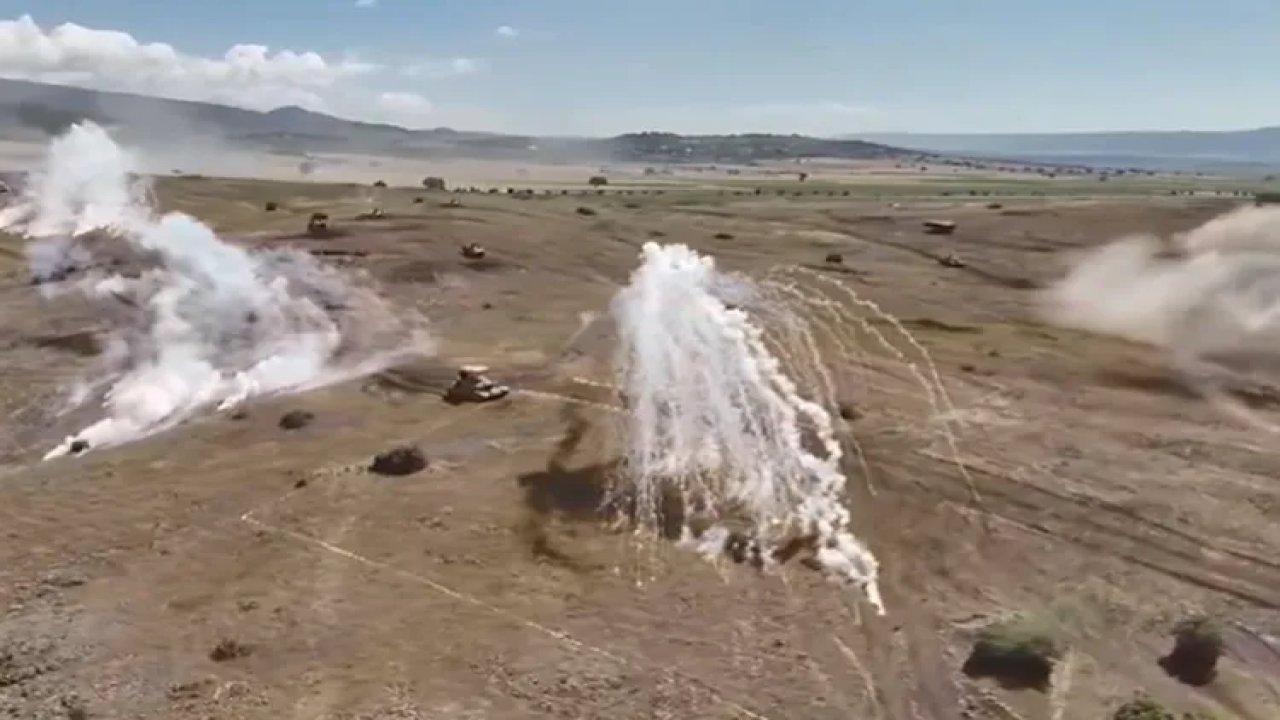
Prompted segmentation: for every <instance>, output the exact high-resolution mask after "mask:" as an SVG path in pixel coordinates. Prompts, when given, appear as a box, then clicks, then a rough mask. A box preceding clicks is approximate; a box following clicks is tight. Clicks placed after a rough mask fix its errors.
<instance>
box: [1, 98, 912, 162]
mask: <svg viewBox="0 0 1280 720" xmlns="http://www.w3.org/2000/svg"><path fill="white" fill-rule="evenodd" d="M82 119H90V120H94V121H95V122H97V123H99V124H101V125H104V126H108V127H112V128H113V129H115V131H116V133H117V134H118V135H119V136H120V137H122V138H123V139H125V140H126V141H143V142H146V141H151V142H156V141H166V140H169V141H179V140H183V139H184V138H188V137H197V136H203V137H212V138H217V139H218V140H219V141H223V142H227V143H230V144H232V145H234V146H237V147H243V148H245V149H251V150H266V151H274V152H285V153H299V154H301V153H333V152H345V153H361V154H369V155H385V156H393V157H424V158H427V157H432V158H442V157H466V158H484V159H511V160H522V161H539V160H540V161H546V162H575V161H576V162H582V161H589V162H608V161H624V160H625V161H632V162H651V163H655V164H658V163H714V162H739V163H750V162H755V161H762V160H779V159H791V158H800V157H837V158H848V159H866V158H886V157H888V158H892V157H899V156H907V155H916V154H917V153H910V152H908V151H904V150H901V149H898V148H893V147H888V146H884V145H880V144H877V143H871V142H866V141H863V140H854V139H839V140H832V139H821V138H812V137H804V136H800V135H714V136H684V135H676V134H672V133H653V132H645V133H631V134H625V135H619V136H616V137H612V138H573V137H537V136H532V135H502V134H495V133H483V132H468V131H461V130H453V129H450V128H436V129H431V130H409V129H406V128H402V127H397V126H395V125H386V124H378V123H369V122H358V121H354V120H346V119H343V118H338V117H333V116H330V115H325V114H323V113H318V112H314V111H311V110H306V109H303V108H299V107H283V108H278V109H275V110H271V111H269V112H258V111H254V110H246V109H243V108H234V107H228V106H225V105H216V104H212V103H201V102H188V101H182V100H170V99H165V98H157V97H147V96H140V95H129V94H124V93H112V92H101V91H96V90H88V89H84V88H78V87H68V86H61V85H48V84H42V83H33V82H27V81H20V80H0V139H11V140H43V139H45V138H47V137H48V136H50V135H54V134H57V133H58V132H61V131H62V130H63V129H65V128H66V127H67V126H68V125H70V124H71V123H74V122H77V121H79V120H82Z"/></svg>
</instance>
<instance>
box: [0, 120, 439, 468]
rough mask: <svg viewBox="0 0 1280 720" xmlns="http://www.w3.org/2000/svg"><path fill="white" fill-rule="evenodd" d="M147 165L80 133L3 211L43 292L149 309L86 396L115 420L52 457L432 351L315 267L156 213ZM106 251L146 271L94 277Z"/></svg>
mask: <svg viewBox="0 0 1280 720" xmlns="http://www.w3.org/2000/svg"><path fill="white" fill-rule="evenodd" d="M136 167H138V164H137V161H136V159H135V158H134V157H133V156H132V155H131V154H130V153H129V152H128V151H126V150H124V149H123V148H121V147H119V146H118V145H117V144H116V143H115V142H113V141H112V139H111V137H110V136H109V135H108V134H107V133H106V132H105V131H104V130H103V129H102V128H100V127H98V126H96V125H94V124H91V123H83V124H79V125H75V126H73V127H72V128H71V129H70V130H69V131H68V132H67V133H66V134H65V135H63V136H61V137H59V138H57V139H55V140H54V141H53V142H52V143H51V145H50V147H49V150H48V155H47V158H46V161H45V164H44V167H43V168H41V169H40V170H39V171H37V172H35V173H33V174H32V175H31V176H30V177H29V178H28V179H27V183H26V185H25V187H24V189H23V191H22V193H21V195H20V197H19V198H18V199H17V201H16V202H15V203H14V204H12V205H11V206H9V207H7V208H5V209H4V210H3V211H0V228H3V229H5V230H7V231H9V232H13V233H16V234H21V235H23V236H25V237H27V238H28V239H29V240H30V242H29V244H28V248H27V256H28V259H29V261H30V265H31V271H32V274H33V276H34V277H35V278H36V279H37V280H49V279H52V280H55V281H59V282H56V283H55V285H56V286H57V287H58V288H60V289H61V290H62V291H71V290H74V291H79V292H82V293H84V294H86V295H88V296H89V297H91V298H94V299H96V300H99V301H101V302H102V303H104V304H111V305H115V306H117V307H118V306H119V305H121V304H124V305H126V306H128V307H130V308H133V309H135V310H136V311H135V312H133V313H132V314H131V315H130V317H131V318H133V320H132V321H131V323H129V324H126V326H123V327H118V328H115V329H114V330H113V331H112V334H111V337H110V339H109V342H108V343H107V348H108V349H107V351H106V352H105V353H104V354H103V356H102V357H101V358H100V362H101V367H100V368H99V371H98V374H97V375H96V376H95V377H93V378H91V379H89V380H88V381H86V382H85V383H84V384H83V385H82V386H81V387H79V388H77V389H76V390H75V391H73V397H74V398H76V399H77V400H79V401H81V402H92V401H98V402H101V404H102V407H103V410H104V416H103V417H102V418H101V419H100V420H98V421H97V422H94V423H92V424H91V425H89V426H88V427H86V428H84V429H83V430H82V431H80V432H79V433H77V434H76V435H74V436H72V437H69V438H67V439H66V440H65V441H64V442H63V443H62V444H61V445H59V446H57V447H55V448H54V449H53V450H51V451H50V452H49V453H48V455H47V456H46V457H49V458H51V457H57V456H59V455H63V454H66V453H68V452H71V451H72V450H73V448H74V449H77V450H80V449H85V448H93V449H97V448H102V447H108V446H112V445H118V444H120V443H125V442H130V441H133V440H137V439H139V438H143V437H146V436H148V435H152V434H154V433H156V432H160V431H162V430H165V429H167V428H171V427H173V426H174V425H176V424H178V423H180V422H182V421H183V420H184V419H186V418H188V417H191V416H192V415H193V414H194V413H196V412H197V411H199V410H200V409H202V408H205V407H209V406H216V407H218V408H220V409H225V408H229V407H231V406H234V405H236V404H238V403H240V402H243V401H244V400H245V399H247V398H249V397H252V396H258V395H267V394H275V393H282V392H292V391H298V390H303V389H307V388H313V387H316V386H319V385H324V384H328V383H332V382H336V381H339V380H343V379H347V378H350V377H352V376H355V375H359V374H363V373H367V372H372V371H376V370H377V369H380V367H382V366H384V365H386V364H387V363H390V362H393V361H394V360H396V359H398V358H399V357H400V356H402V355H405V354H417V353H422V352H428V351H429V350H430V342H429V339H428V337H427V336H426V335H425V331H424V330H423V324H422V323H421V322H418V321H417V319H416V318H410V319H409V320H407V321H405V320H401V319H399V318H398V317H397V314H396V313H394V312H393V311H392V309H391V308H390V307H388V306H387V305H386V304H385V303H383V301H382V300H381V299H379V298H378V297H377V296H376V295H375V294H373V293H372V292H370V291H367V290H363V289H360V288H358V287H356V286H354V285H352V284H351V283H350V282H349V279H348V278H346V277H344V276H343V275H341V274H340V273H338V272H337V271H336V270H333V269H331V268H328V267H325V266H323V265H321V264H319V263H318V262H317V261H316V260H315V259H314V258H312V257H311V256H310V255H307V254H305V253H301V252H296V251H290V250H272V251H258V252H255V251H250V250H247V249H245V248H242V247H238V246H235V245H232V244H229V243H226V242H223V241H222V240H220V239H219V238H218V236H217V235H216V234H215V233H214V232H213V231H212V230H211V229H210V228H209V227H207V226H206V225H204V224H203V223H201V222H200V221H199V220H196V219H195V218H193V217H190V216H187V215H184V214H181V213H169V214H164V215H159V214H157V213H156V211H155V210H154V209H153V207H152V203H151V202H150V199H149V192H148V186H147V185H146V183H145V181H144V180H143V179H141V178H139V177H138V176H137V175H136V174H135V168H136ZM91 239H92V240H95V241H96V242H97V243H98V244H96V245H92V246H90V244H89V240H91ZM102 243H106V244H108V246H109V247H110V248H111V249H112V250H114V251H116V252H117V253H124V254H126V255H127V256H129V257H130V258H131V259H133V260H134V261H136V263H137V264H138V265H139V266H140V267H141V268H142V269H141V270H140V271H138V272H136V273H131V274H129V275H125V274H120V273H116V272H113V271H110V270H106V269H103V268H101V267H99V268H96V269H95V268H94V267H93V266H92V265H89V266H88V267H86V263H85V261H86V260H88V259H90V258H91V257H92V255H93V249H95V248H100V247H101V245H102ZM69 270H79V271H82V272H74V273H69V272H68V271H69ZM51 294H56V293H51Z"/></svg>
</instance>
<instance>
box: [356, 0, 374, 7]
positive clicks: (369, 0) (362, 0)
mask: <svg viewBox="0 0 1280 720" xmlns="http://www.w3.org/2000/svg"><path fill="white" fill-rule="evenodd" d="M377 4H378V0H356V7H358V8H367V7H373V6H374V5H377Z"/></svg>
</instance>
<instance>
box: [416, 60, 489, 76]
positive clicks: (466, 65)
mask: <svg viewBox="0 0 1280 720" xmlns="http://www.w3.org/2000/svg"><path fill="white" fill-rule="evenodd" d="M479 71H480V61H479V60H476V59H475V58H464V57H458V58H449V59H444V60H441V59H434V58H433V59H427V60H418V61H416V62H411V63H409V64H407V65H405V66H403V67H401V68H400V74H402V75H404V76H406V77H415V78H431V79H438V78H446V77H455V76H458V75H471V74H473V73H476V72H479Z"/></svg>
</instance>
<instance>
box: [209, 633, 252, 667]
mask: <svg viewBox="0 0 1280 720" xmlns="http://www.w3.org/2000/svg"><path fill="white" fill-rule="evenodd" d="M252 654H253V648H251V647H249V646H248V645H245V644H243V643H241V642H238V641H236V640H230V639H224V640H222V641H220V642H219V643H218V644H217V645H215V646H214V647H213V650H211V651H210V652H209V659H210V660H212V661H214V662H219V663H220V662H229V661H231V660H239V659H240V658H244V657H249V656H250V655H252Z"/></svg>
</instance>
